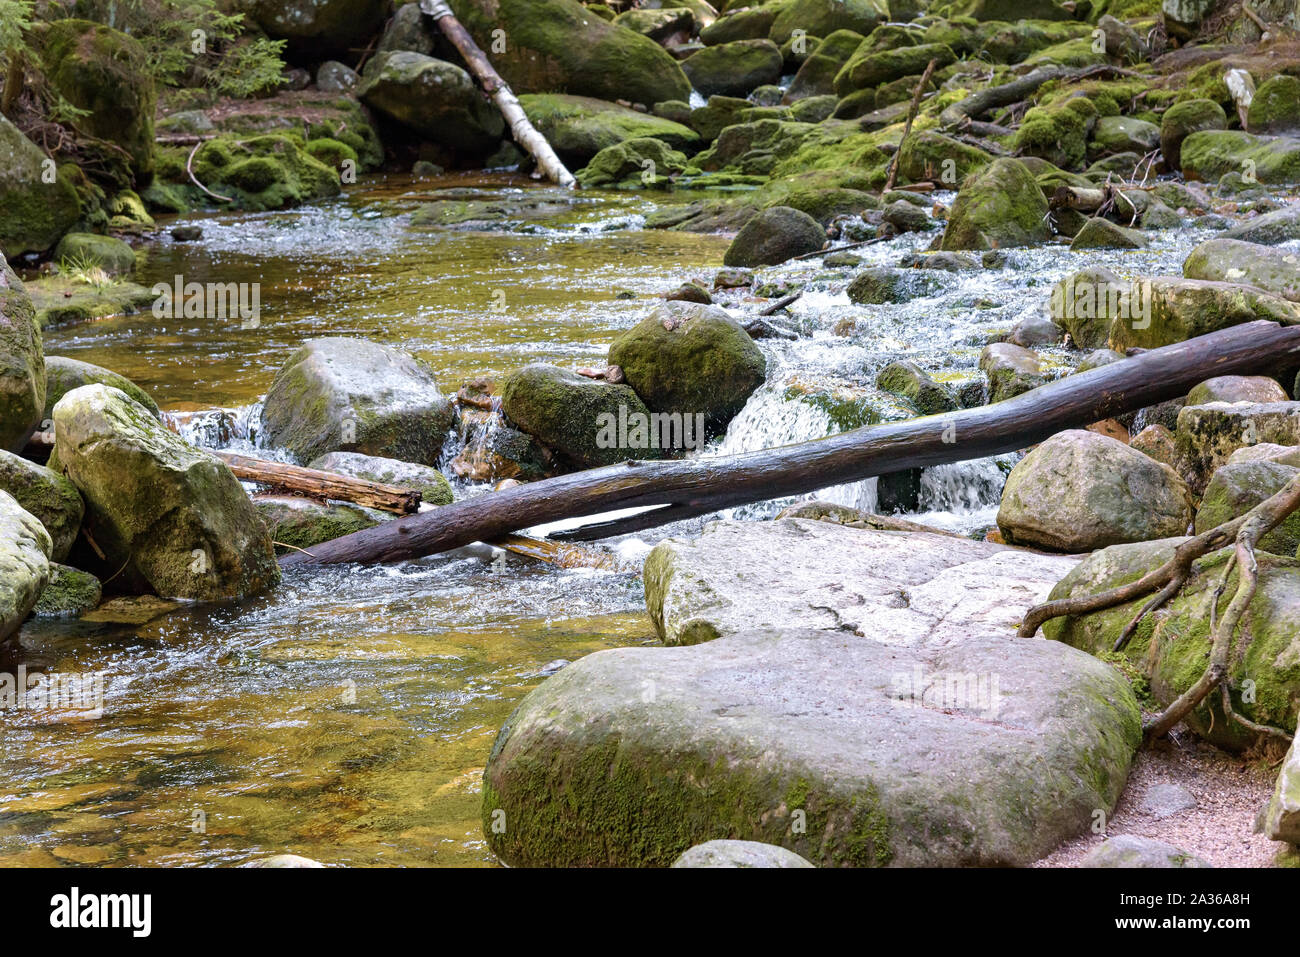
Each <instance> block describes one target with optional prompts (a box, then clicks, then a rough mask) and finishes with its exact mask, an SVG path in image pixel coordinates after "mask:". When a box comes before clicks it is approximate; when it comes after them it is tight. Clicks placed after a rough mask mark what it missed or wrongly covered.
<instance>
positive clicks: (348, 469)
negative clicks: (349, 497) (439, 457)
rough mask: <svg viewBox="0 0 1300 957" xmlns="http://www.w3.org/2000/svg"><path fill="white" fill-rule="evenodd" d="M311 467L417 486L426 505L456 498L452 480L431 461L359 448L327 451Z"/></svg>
mask: <svg viewBox="0 0 1300 957" xmlns="http://www.w3.org/2000/svg"><path fill="white" fill-rule="evenodd" d="M307 467H308V468H313V469H321V470H322V471H325V472H337V473H339V474H340V475H351V476H352V477H353V478H361V479H369V480H370V481H371V482H382V483H383V484H385V485H396V486H399V487H400V488H406V489H414V490H415V491H417V492H419V493H420V504H422V505H450V504H451V500H452V494H451V483H450V482H448V481H447V478H446V476H444V475H443V474H442V473H441V472H439V471H438V470H437V469H435V468H431V467H429V466H428V465H417V464H416V463H414V462H402V461H400V460H398V459H386V458H381V457H380V456H377V455H362V454H360V453H359V452H327V453H326V454H324V455H322V456H320V457H319V458H316V459H313V460H312V461H311V462H310V463H309V464H308V466H307Z"/></svg>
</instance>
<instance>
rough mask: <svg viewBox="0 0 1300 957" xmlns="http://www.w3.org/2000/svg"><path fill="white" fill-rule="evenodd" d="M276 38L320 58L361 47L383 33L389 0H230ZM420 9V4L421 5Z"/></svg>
mask: <svg viewBox="0 0 1300 957" xmlns="http://www.w3.org/2000/svg"><path fill="white" fill-rule="evenodd" d="M228 2H229V3H230V4H231V6H232V7H233V8H234V9H235V10H236V11H237V12H240V13H243V14H244V15H245V16H246V17H247V18H248V19H249V21H251V22H252V23H255V24H256V25H257V26H259V27H261V28H262V30H263V31H265V33H266V35H267V36H269V37H272V38H273V39H276V40H287V41H289V45H290V47H291V48H292V49H293V50H295V51H296V52H301V53H303V54H307V53H311V54H314V55H315V58H316V59H321V58H322V54H327V53H342V52H345V51H347V50H349V49H351V48H353V47H361V46H364V45H365V44H366V42H367V41H368V40H369V39H370V38H371V37H372V36H374V35H375V34H376V33H378V32H379V30H380V28H381V27H382V26H383V25H384V20H385V18H386V17H387V16H388V11H389V2H388V0H307V2H303V0H228ZM417 9H418V7H417Z"/></svg>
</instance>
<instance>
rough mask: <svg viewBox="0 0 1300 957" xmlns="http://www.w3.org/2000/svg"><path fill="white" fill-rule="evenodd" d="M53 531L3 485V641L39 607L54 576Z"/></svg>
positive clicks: (0, 612)
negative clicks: (42, 593) (19, 502)
mask: <svg viewBox="0 0 1300 957" xmlns="http://www.w3.org/2000/svg"><path fill="white" fill-rule="evenodd" d="M50 549H51V543H50V534H49V532H47V531H46V530H45V526H43V525H42V524H41V523H40V522H39V521H37V520H36V517H35V516H34V515H32V514H31V513H30V512H28V511H26V510H25V509H24V508H23V507H22V506H21V505H19V504H18V502H17V501H16V500H15V499H14V497H13V496H12V495H10V494H9V493H8V492H6V491H4V490H3V489H0V642H4V641H6V640H7V639H8V638H9V637H10V636H11V635H12V634H13V633H14V632H16V631H17V630H18V626H19V625H21V624H22V623H23V619H24V618H26V617H27V615H28V614H29V613H30V612H31V610H32V609H33V608H35V607H36V602H37V599H39V598H40V597H41V592H43V591H44V590H45V586H46V585H47V584H48V583H49V580H50Z"/></svg>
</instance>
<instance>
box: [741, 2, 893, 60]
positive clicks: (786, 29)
mask: <svg viewBox="0 0 1300 957" xmlns="http://www.w3.org/2000/svg"><path fill="white" fill-rule="evenodd" d="M888 19H889V4H888V3H886V0H791V2H789V3H786V4H783V5H781V6H779V7H777V14H776V19H775V20H774V21H773V22H772V30H771V32H770V33H769V34H768V35H767V37H768V39H769V40H771V41H772V42H773V43H785V42H786V41H787V40H789V39H790V38H791V37H792V36H793V35H794V31H795V30H804V31H806V33H807V35H808V36H809V37H829V36H830V35H831V34H832V33H834V32H835V31H836V30H853V31H855V32H856V33H860V34H862V35H863V36H866V35H867V34H868V33H870V32H871V31H872V30H874V29H875V28H876V27H877V26H879V25H880V24H882V23H884V22H885V21H886V20H888ZM819 49H820V48H819Z"/></svg>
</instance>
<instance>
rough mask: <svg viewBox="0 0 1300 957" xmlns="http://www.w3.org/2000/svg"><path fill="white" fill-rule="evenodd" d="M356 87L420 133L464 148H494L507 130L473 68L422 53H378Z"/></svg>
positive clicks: (361, 95)
mask: <svg viewBox="0 0 1300 957" xmlns="http://www.w3.org/2000/svg"><path fill="white" fill-rule="evenodd" d="M356 93H357V98H358V99H360V100H361V101H362V102H363V103H365V104H366V105H367V106H369V107H371V108H372V109H375V110H377V111H379V112H380V113H382V114H384V115H385V116H387V117H388V118H390V119H392V120H394V121H396V122H398V123H400V124H402V125H403V126H405V127H407V128H408V129H410V130H411V131H413V132H415V133H418V134H419V135H420V136H421V137H423V138H425V139H427V140H430V141H432V142H434V143H441V144H442V145H443V146H448V147H451V148H452V149H454V150H459V151H461V152H464V153H469V154H486V153H490V152H492V151H493V150H495V149H496V148H497V146H498V145H500V142H501V137H502V135H503V134H504V133H505V121H504V120H502V118H501V112H500V111H499V110H498V109H497V108H496V107H495V106H493V105H492V103H491V102H490V101H488V100H487V99H485V98H484V96H483V94H482V93H480V92H479V90H478V87H476V86H475V85H474V79H473V78H472V77H471V76H470V75H469V74H468V73H466V72H465V71H464V70H463V69H461V68H460V67H458V66H456V65H455V64H454V63H448V62H446V61H445V60H437V59H434V58H433V57H431V56H425V55H424V54H422V53H410V52H407V51H404V50H397V51H393V52H390V53H381V54H379V55H378V56H377V57H375V58H374V59H373V60H371V61H370V63H368V64H367V65H366V69H365V73H364V74H363V77H362V80H361V83H360V84H359V85H358V86H357V90H356Z"/></svg>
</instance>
